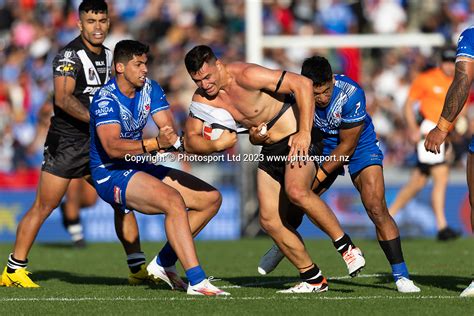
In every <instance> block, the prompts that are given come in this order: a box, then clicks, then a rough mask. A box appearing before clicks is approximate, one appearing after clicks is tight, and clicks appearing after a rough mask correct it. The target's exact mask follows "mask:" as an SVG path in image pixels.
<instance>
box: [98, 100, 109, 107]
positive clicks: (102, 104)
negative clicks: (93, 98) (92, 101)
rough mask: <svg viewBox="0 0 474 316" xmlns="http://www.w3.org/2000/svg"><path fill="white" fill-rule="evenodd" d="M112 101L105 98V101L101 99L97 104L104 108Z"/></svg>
mask: <svg viewBox="0 0 474 316" xmlns="http://www.w3.org/2000/svg"><path fill="white" fill-rule="evenodd" d="M109 103H110V101H108V100H105V101H100V102H99V103H98V104H97V105H98V106H99V108H103V107H105V106H107V105H109Z"/></svg>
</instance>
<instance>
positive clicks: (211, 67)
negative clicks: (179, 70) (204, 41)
mask: <svg viewBox="0 0 474 316" xmlns="http://www.w3.org/2000/svg"><path fill="white" fill-rule="evenodd" d="M184 64H185V65H186V69H187V70H188V73H189V75H190V76H191V78H192V79H193V80H194V82H195V83H196V84H197V85H198V87H199V88H201V89H202V90H203V91H204V92H205V93H206V94H207V95H209V96H215V95H216V94H217V93H218V92H219V89H220V87H219V84H220V77H221V76H220V72H219V71H220V69H221V66H222V64H221V63H220V61H219V60H218V59H217V57H216V55H214V52H213V51H212V49H211V48H210V47H209V46H206V45H199V46H196V47H194V48H193V49H191V50H190V51H189V52H188V53H187V54H186V56H185V57H184Z"/></svg>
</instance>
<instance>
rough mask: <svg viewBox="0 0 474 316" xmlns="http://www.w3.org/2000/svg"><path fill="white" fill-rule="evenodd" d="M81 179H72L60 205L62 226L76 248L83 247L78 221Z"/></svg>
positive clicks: (82, 236) (80, 226) (82, 235)
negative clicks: (64, 198) (64, 199)
mask: <svg viewBox="0 0 474 316" xmlns="http://www.w3.org/2000/svg"><path fill="white" fill-rule="evenodd" d="M82 182H83V180H82V179H72V180H71V182H70V183H69V187H68V190H67V192H66V201H65V202H64V203H62V204H61V206H60V209H61V214H62V216H63V226H64V228H65V229H66V230H67V232H68V233H69V235H70V236H71V239H72V241H73V242H74V245H75V246H76V247H84V246H85V242H84V234H83V228H82V224H81V219H80V214H79V212H80V210H81V205H80V204H81V201H80V200H81V196H82V194H81V193H82V192H81V191H82V189H81V187H82Z"/></svg>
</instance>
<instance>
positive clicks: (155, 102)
mask: <svg viewBox="0 0 474 316" xmlns="http://www.w3.org/2000/svg"><path fill="white" fill-rule="evenodd" d="M169 108H170V104H169V103H168V100H167V99H166V94H165V91H164V90H163V88H161V86H160V85H159V84H158V83H157V82H156V81H152V82H151V110H150V111H151V115H153V114H156V113H157V112H159V111H163V110H168V109H169Z"/></svg>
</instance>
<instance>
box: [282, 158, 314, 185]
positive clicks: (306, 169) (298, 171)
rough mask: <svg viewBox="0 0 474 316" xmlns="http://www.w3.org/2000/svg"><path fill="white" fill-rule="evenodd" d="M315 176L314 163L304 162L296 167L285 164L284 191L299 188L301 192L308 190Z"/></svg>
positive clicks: (296, 164)
mask: <svg viewBox="0 0 474 316" xmlns="http://www.w3.org/2000/svg"><path fill="white" fill-rule="evenodd" d="M315 176H316V166H315V165H314V162H310V161H308V162H306V163H302V164H301V165H298V163H295V164H293V165H291V164H287V165H286V166H285V191H286V192H288V189H290V188H293V189H296V188H299V189H301V190H310V189H311V185H312V183H313V181H314V177H315Z"/></svg>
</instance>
